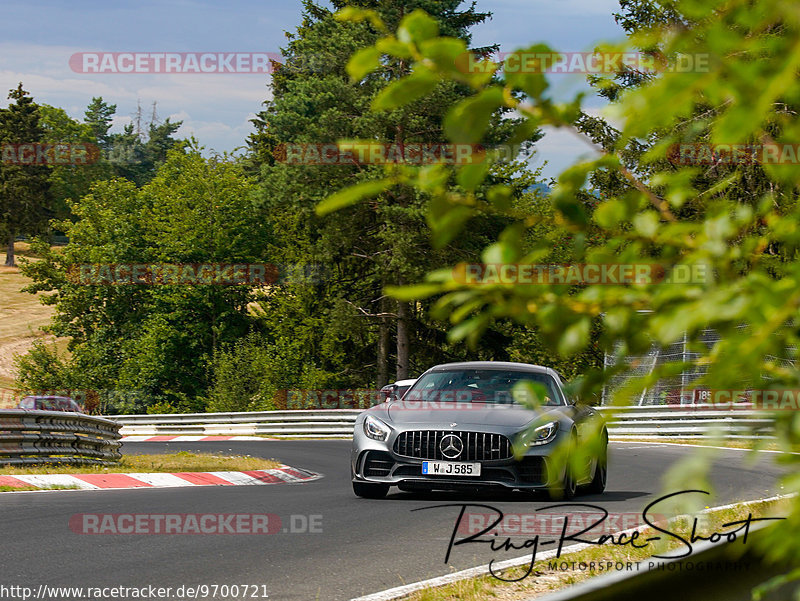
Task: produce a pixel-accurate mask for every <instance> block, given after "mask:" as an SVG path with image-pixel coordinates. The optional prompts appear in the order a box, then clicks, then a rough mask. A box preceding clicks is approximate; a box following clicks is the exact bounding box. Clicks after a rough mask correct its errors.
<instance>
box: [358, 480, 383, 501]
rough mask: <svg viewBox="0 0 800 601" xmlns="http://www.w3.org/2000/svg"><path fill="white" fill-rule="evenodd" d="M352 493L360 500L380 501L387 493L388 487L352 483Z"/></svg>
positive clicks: (366, 483)
mask: <svg viewBox="0 0 800 601" xmlns="http://www.w3.org/2000/svg"><path fill="white" fill-rule="evenodd" d="M353 492H354V493H356V496H358V497H361V498H362V499H382V498H383V497H385V496H386V493H388V492H389V485H388V484H372V483H368V482H353Z"/></svg>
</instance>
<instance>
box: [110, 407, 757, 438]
mask: <svg viewBox="0 0 800 601" xmlns="http://www.w3.org/2000/svg"><path fill="white" fill-rule="evenodd" d="M736 407H737V408H735V409H726V410H722V409H718V408H716V407H713V406H710V405H659V406H649V407H647V406H645V407H614V408H611V407H600V408H599V409H600V411H601V412H602V413H603V414H605V415H606V419H607V420H608V430H609V434H610V436H611V437H612V438H617V439H624V438H664V437H673V438H677V437H695V436H706V435H707V433H708V431H709V429H711V428H713V429H714V430H715V431H716V432H717V433H720V434H723V435H725V436H726V437H727V438H745V439H746V438H763V437H769V436H772V435H773V420H772V419H771V418H770V416H769V415H768V414H765V412H764V411H761V410H754V409H752V408H751V406H750V405H746V404H741V405H737V406H736ZM361 411H362V410H361V409H319V410H290V411H260V412H252V413H249V412H240V413H177V414H170V415H115V416H110V417H109V419H112V420H114V421H116V422H117V423H119V424H122V434H123V435H124V436H137V435H138V436H177V435H187V434H188V435H194V436H213V435H218V436H236V435H246V436H259V435H261V436H287V437H294V438H334V437H335V438H342V437H351V436H352V434H353V424H354V423H355V420H356V416H357V415H358V414H359V413H361Z"/></svg>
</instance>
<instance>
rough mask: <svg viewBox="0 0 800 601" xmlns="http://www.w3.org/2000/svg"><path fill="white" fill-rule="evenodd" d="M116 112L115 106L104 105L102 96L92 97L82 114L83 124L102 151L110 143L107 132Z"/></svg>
mask: <svg viewBox="0 0 800 601" xmlns="http://www.w3.org/2000/svg"><path fill="white" fill-rule="evenodd" d="M116 112H117V105H116V104H108V103H106V102H105V101H104V100H103V97H102V96H94V97H92V102H91V103H90V104H89V106H88V107H86V111H85V112H84V120H83V121H84V123H86V125H88V126H89V127H90V128H91V130H92V135H93V136H94V139H95V140H97V143H98V144H99V145H100V147H101V148H103V149H106V148H108V145H109V142H110V141H111V137H110V135H109V133H108V130H109V129H111V121H112V118H113V117H114V114H115V113H116Z"/></svg>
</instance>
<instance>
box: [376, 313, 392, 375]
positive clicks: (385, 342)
mask: <svg viewBox="0 0 800 601" xmlns="http://www.w3.org/2000/svg"><path fill="white" fill-rule="evenodd" d="M380 307H381V313H385V312H386V299H385V298H382V299H381V304H380ZM388 383H389V318H388V317H381V322H380V325H379V330H378V380H377V388H378V390H380V389H381V388H383V387H384V386H386V385H387V384H388Z"/></svg>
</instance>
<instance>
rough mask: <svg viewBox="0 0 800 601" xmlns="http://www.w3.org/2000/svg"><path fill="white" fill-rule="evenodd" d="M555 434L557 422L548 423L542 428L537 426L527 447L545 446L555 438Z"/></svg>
mask: <svg viewBox="0 0 800 601" xmlns="http://www.w3.org/2000/svg"><path fill="white" fill-rule="evenodd" d="M556 432H558V422H548V423H546V424H544V425H543V426H539V427H538V428H536V429H535V430H534V431H533V435H532V436H531V438H530V442H528V446H531V447H534V446H536V445H540V444H547V443H548V442H550V441H551V440H553V439H554V438H555V437H556Z"/></svg>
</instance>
